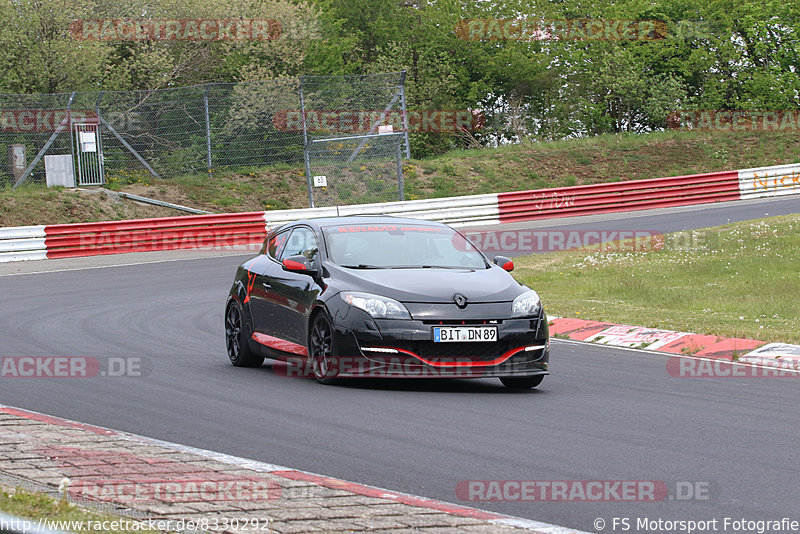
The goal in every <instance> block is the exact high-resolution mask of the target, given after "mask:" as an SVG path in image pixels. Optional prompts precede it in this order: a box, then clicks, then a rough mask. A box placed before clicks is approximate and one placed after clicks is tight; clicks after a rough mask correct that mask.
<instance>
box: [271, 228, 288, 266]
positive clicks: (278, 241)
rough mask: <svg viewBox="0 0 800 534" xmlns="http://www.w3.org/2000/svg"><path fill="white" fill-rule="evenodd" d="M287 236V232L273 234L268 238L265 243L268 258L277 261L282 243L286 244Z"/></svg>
mask: <svg viewBox="0 0 800 534" xmlns="http://www.w3.org/2000/svg"><path fill="white" fill-rule="evenodd" d="M288 235H289V232H288V231H286V232H281V233H279V234H275V235H274V236H272V237H271V238H270V240H269V241H268V242H267V254H268V255H269V257H270V258H275V259H278V253H279V252H280V251H281V247H282V246H283V244H284V243H286V237H287V236H288Z"/></svg>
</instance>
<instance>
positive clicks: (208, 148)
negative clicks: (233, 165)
mask: <svg viewBox="0 0 800 534" xmlns="http://www.w3.org/2000/svg"><path fill="white" fill-rule="evenodd" d="M209 89H211V84H207V85H206V91H205V93H204V94H203V106H204V108H205V112H206V153H207V154H208V157H207V160H206V162H207V165H208V166H207V167H206V168H207V169H208V177H209V178H211V177H212V176H213V173H212V172H211V119H210V118H209V116H208V91H209Z"/></svg>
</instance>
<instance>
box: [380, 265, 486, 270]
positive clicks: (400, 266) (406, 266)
mask: <svg viewBox="0 0 800 534" xmlns="http://www.w3.org/2000/svg"><path fill="white" fill-rule="evenodd" d="M387 269H467V270H471V271H474V270H475V267H464V266H459V265H396V266H392V267H387Z"/></svg>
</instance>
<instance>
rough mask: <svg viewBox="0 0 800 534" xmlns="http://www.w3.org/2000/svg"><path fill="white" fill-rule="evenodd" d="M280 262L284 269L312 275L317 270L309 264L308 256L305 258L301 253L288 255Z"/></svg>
mask: <svg viewBox="0 0 800 534" xmlns="http://www.w3.org/2000/svg"><path fill="white" fill-rule="evenodd" d="M282 264H283V270H284V271H290V272H293V273H302V274H310V275H312V276H314V275H315V274H317V271H316V270H315V269H314V267H313V266H312V265H311V262H310V261H309V260H308V258H306V257H305V256H303V255H298V256H289V257H288V258H286V259H284V260H283V262H282Z"/></svg>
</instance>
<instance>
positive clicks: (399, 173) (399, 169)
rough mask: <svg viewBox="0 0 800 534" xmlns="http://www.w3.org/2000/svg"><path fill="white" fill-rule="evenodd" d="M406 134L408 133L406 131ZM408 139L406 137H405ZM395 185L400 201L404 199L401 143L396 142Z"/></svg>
mask: <svg viewBox="0 0 800 534" xmlns="http://www.w3.org/2000/svg"><path fill="white" fill-rule="evenodd" d="M406 135H408V133H406ZM406 139H408V137H406ZM397 187H398V188H399V190H400V201H401V202H402V201H403V200H405V199H406V193H405V182H404V180H403V145H402V144H401V143H397Z"/></svg>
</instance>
